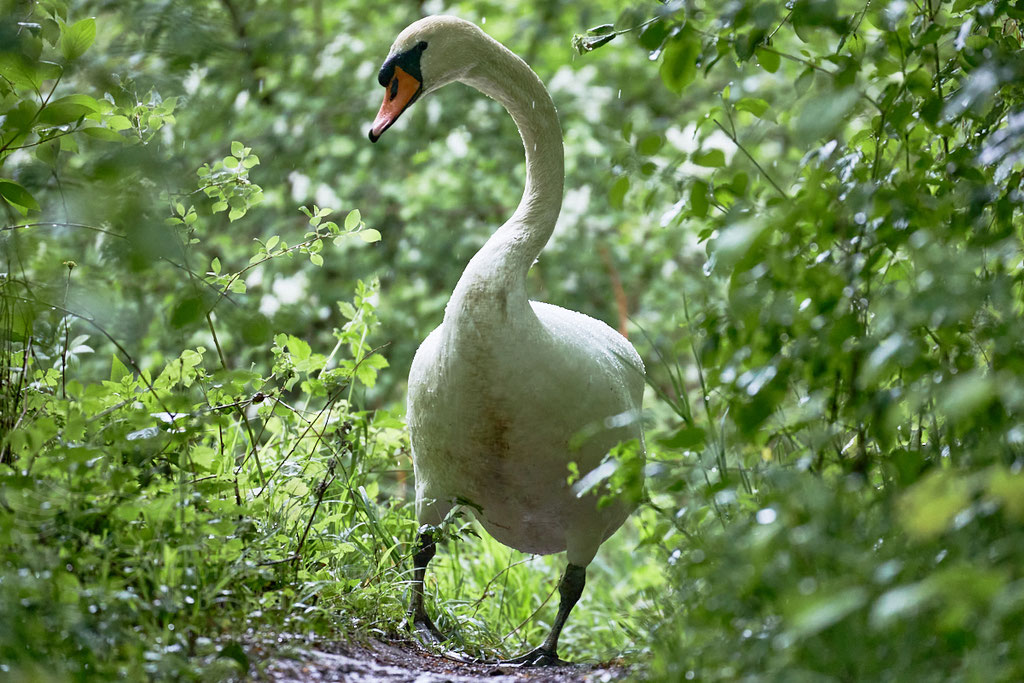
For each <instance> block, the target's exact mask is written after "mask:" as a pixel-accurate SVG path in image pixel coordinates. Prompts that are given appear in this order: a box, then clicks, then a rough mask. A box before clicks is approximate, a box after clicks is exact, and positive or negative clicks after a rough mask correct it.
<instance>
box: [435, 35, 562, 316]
mask: <svg viewBox="0 0 1024 683" xmlns="http://www.w3.org/2000/svg"><path fill="white" fill-rule="evenodd" d="M475 56H476V57H477V59H478V62H477V64H476V65H475V66H474V67H473V68H471V69H470V70H468V72H466V73H465V75H463V76H462V77H461V78H460V79H459V80H461V81H462V82H463V83H466V84H468V85H471V86H473V87H474V88H476V89H477V90H479V91H481V92H483V93H484V94H485V95H488V96H490V97H492V98H494V99H495V100H497V101H498V102H500V103H501V104H502V105H503V106H504V107H505V109H507V110H508V113H509V114H511V115H512V119H513V120H514V121H515V122H516V126H518V128H519V134H520V135H521V136H522V138H523V146H524V147H525V149H526V189H525V190H524V191H523V198H522V199H521V200H520V202H519V206H518V208H516V210H515V213H513V214H512V217H511V218H509V219H508V221H506V222H505V224H504V225H502V226H501V227H500V228H498V230H497V231H496V232H495V233H494V234H493V235H491V238H490V239H489V240H487V243H486V244H484V246H483V247H482V248H481V249H480V251H479V252H477V254H476V255H475V256H474V257H473V259H472V260H471V261H470V262H469V265H468V266H466V270H465V271H464V272H463V274H462V277H461V278H460V279H459V283H458V285H457V286H456V287H455V291H454V292H453V293H452V298H451V301H450V302H449V304H448V310H447V314H448V315H452V314H458V313H459V312H460V311H466V310H468V309H472V311H471V312H472V313H473V314H474V315H480V314H487V313H488V311H487V310H485V309H486V308H487V307H488V306H489V305H491V304H493V303H495V302H494V301H492V299H493V298H495V297H496V298H497V299H498V301H497V302H496V303H497V305H498V310H500V311H501V312H502V313H504V314H509V313H514V312H517V309H518V311H522V310H523V309H526V311H529V302H528V299H527V296H526V273H527V271H528V270H529V269H530V266H532V265H533V262H534V260H535V259H536V258H537V256H538V255H539V254H540V251H541V249H543V248H544V244H545V243H547V241H548V238H549V237H550V236H551V231H552V230H553V229H554V227H555V221H556V220H557V219H558V212H559V211H560V210H561V206H562V187H563V183H564V181H565V170H564V161H563V156H562V131H561V128H560V127H559V125H558V114H557V113H556V112H555V105H554V103H553V102H552V101H551V96H550V95H549V94H548V91H547V89H546V88H545V87H544V84H543V83H541V80H540V78H538V77H537V74H535V73H534V72H533V70H532V69H530V67H529V66H527V65H526V62H524V61H523V60H522V59H520V58H519V57H517V56H516V55H515V54H513V53H512V52H511V51H509V50H508V49H507V48H505V47H504V46H503V45H501V44H500V43H498V42H497V41H495V40H492V39H489V38H488V39H487V41H486V44H485V46H484V47H483V49H481V50H480V53H479V54H478V55H475Z"/></svg>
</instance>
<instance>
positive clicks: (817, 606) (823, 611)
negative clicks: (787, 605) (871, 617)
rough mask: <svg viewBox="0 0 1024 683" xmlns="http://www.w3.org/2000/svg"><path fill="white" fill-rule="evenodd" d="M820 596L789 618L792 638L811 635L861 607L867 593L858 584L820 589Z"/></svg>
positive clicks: (866, 597) (864, 602)
mask: <svg viewBox="0 0 1024 683" xmlns="http://www.w3.org/2000/svg"><path fill="white" fill-rule="evenodd" d="M822 592H823V593H825V595H823V596H822V597H820V598H818V599H816V600H813V601H812V602H811V603H810V604H808V605H806V606H805V607H803V608H802V609H800V610H798V611H797V612H796V613H795V614H794V615H793V617H792V618H791V619H790V626H789V629H788V630H789V635H790V636H792V637H793V638H794V639H798V640H799V639H801V638H806V637H808V636H813V635H814V634H816V633H819V632H821V631H823V630H825V629H827V628H828V627H830V626H833V625H835V624H837V623H839V622H840V621H842V620H843V619H845V618H846V617H847V616H849V615H850V614H851V613H852V612H854V611H856V610H858V609H860V608H861V607H863V606H864V605H865V604H866V603H867V600H868V593H867V591H866V590H864V589H863V588H861V587H860V586H853V587H851V588H845V589H843V590H840V591H822Z"/></svg>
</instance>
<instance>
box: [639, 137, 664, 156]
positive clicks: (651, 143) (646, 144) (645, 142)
mask: <svg viewBox="0 0 1024 683" xmlns="http://www.w3.org/2000/svg"><path fill="white" fill-rule="evenodd" d="M664 143H665V138H663V137H661V136H660V135H658V134H657V133H655V134H653V135H647V136H645V137H644V138H643V139H642V140H640V143H639V144H638V145H637V146H636V149H637V151H638V152H640V154H643V155H644V156H650V155H652V154H655V153H656V152H657V151H658V150H659V149H661V146H662V145H663V144H664Z"/></svg>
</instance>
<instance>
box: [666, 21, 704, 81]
mask: <svg viewBox="0 0 1024 683" xmlns="http://www.w3.org/2000/svg"><path fill="white" fill-rule="evenodd" d="M699 54H700V38H699V37H698V36H697V34H696V33H694V32H693V31H692V30H689V29H684V30H682V31H680V32H679V33H677V34H676V35H675V36H673V37H672V38H671V39H670V40H669V42H668V45H667V46H666V47H665V50H664V51H663V52H662V58H661V69H660V70H659V73H660V74H661V80H662V82H663V83H664V84H665V87H666V88H668V89H669V90H671V91H672V92H674V93H676V94H677V95H681V94H682V92H683V88H685V87H686V86H687V85H689V84H690V81H692V80H693V79H694V77H695V76H696V75H697V55H699Z"/></svg>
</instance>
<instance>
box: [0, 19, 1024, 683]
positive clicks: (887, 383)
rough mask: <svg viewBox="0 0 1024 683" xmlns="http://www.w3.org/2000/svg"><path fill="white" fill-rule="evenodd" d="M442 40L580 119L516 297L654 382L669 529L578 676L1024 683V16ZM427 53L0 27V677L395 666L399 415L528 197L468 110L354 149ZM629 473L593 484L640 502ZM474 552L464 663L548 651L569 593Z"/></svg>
mask: <svg viewBox="0 0 1024 683" xmlns="http://www.w3.org/2000/svg"><path fill="white" fill-rule="evenodd" d="M449 10H450V11H452V12H454V13H456V14H460V15H461V16H464V17H466V18H469V19H473V20H476V21H477V22H478V23H482V24H483V26H484V28H485V30H487V31H488V32H489V33H491V34H492V35H493V36H494V37H496V38H497V39H499V40H501V41H502V42H504V43H506V44H508V45H509V46H510V47H511V48H512V49H513V50H515V51H516V52H517V53H518V54H521V55H523V56H524V58H525V59H527V61H528V62H529V63H530V64H531V65H532V66H533V67H534V68H535V69H536V70H537V71H538V73H539V74H540V76H541V78H542V79H543V80H544V81H545V82H546V83H548V84H549V87H550V90H551V92H552V96H553V98H554V100H555V102H556V105H557V106H558V109H559V114H560V118H561V123H562V127H563V131H564V135H565V139H566V169H567V182H566V186H567V194H566V202H565V208H564V210H563V214H562V216H561V218H560V221H559V224H558V226H557V228H556V230H555V234H554V235H553V237H552V240H551V242H550V244H549V245H548V247H547V248H546V250H545V252H544V255H543V258H542V259H541V260H540V262H539V263H538V264H537V265H536V266H535V267H534V268H533V269H532V270H531V273H530V278H529V280H530V281H529V286H530V288H531V291H532V292H534V293H535V295H536V296H537V298H542V299H545V300H547V301H551V302H553V303H557V304H559V305H563V306H566V307H568V308H573V309H576V310H582V311H584V312H586V313H588V314H591V315H594V316H595V317H598V318H602V319H604V320H606V321H608V322H610V323H615V322H619V323H620V324H622V325H626V324H627V323H628V322H629V320H630V319H631V320H633V321H634V322H635V324H634V325H632V326H631V332H633V334H632V340H633V342H634V343H635V344H636V345H637V346H638V348H639V349H640V350H641V353H642V354H643V355H644V357H645V359H646V360H647V365H648V375H649V380H650V389H649V392H648V396H649V400H648V403H647V406H646V411H647V414H648V417H649V423H650V428H649V430H648V434H647V446H648V451H649V453H648V465H647V474H648V479H647V492H648V493H647V495H648V497H649V504H645V505H644V506H642V509H641V510H640V511H639V512H638V513H637V514H636V515H635V516H634V520H633V521H632V522H631V523H630V524H628V525H627V527H626V528H625V529H624V530H623V531H622V532H620V533H619V534H618V535H616V536H615V537H614V538H613V539H611V540H610V541H609V542H608V543H606V544H605V546H604V547H603V548H602V550H601V552H600V553H599V555H598V557H597V559H596V560H595V563H594V564H593V565H592V566H591V568H590V573H589V576H588V589H587V592H586V593H585V595H584V598H583V600H582V601H581V603H580V605H579V606H578V607H577V609H576V610H575V611H574V613H573V615H572V617H571V619H570V622H569V625H568V627H567V629H566V631H565V632H564V635H563V643H564V647H563V652H562V654H563V656H568V657H573V658H595V657H608V656H613V655H615V654H618V653H621V652H623V651H632V652H634V653H640V655H641V656H639V657H637V659H638V660H640V661H641V662H642V664H643V665H644V666H645V667H646V669H645V675H647V676H648V677H650V678H652V679H655V680H660V679H664V680H685V679H690V678H694V679H697V680H730V681H731V680H738V679H748V680H755V679H756V680H762V679H772V680H774V679H778V680H790V679H814V680H834V679H841V680H908V679H913V680H960V679H965V678H968V679H978V680H1016V679H1020V678H1022V677H1024V671H1022V670H1021V664H1020V663H1021V662H1022V661H1024V641H1022V640H1021V635H1020V628H1019V622H1020V617H1021V614H1022V613H1024V602H1022V599H1024V598H1022V596H1024V593H1022V591H1021V585H1022V581H1024V576H1022V574H1021V569H1020V568H1021V567H1022V566H1024V553H1022V551H1021V548H1024V543H1022V542H1024V538H1022V537H1021V534H1022V528H1024V526H1022V525H1024V507H1022V504H1021V501H1022V500H1024V479H1022V474H1021V468H1022V466H1024V455H1022V452H1021V439H1022V434H1024V421H1022V418H1021V413H1022V407H1024V366H1022V364H1021V358H1024V353H1022V352H1024V349H1022V347H1021V344H1022V342H1021V340H1022V339H1024V329H1022V323H1021V320H1022V318H1021V313H1022V310H1021V309H1022V305H1021V291H1022V290H1021V279H1022V270H1021V239H1022V232H1021V231H1022V224H1021V203H1022V201H1024V198H1022V195H1021V191H1020V184H1021V177H1022V176H1021V173H1022V162H1024V157H1022V154H1024V152H1022V148H1021V145H1020V133H1021V129H1022V127H1024V91H1022V90H1021V88H1020V83H1021V82H1022V76H1024V66H1022V59H1021V54H1022V53H1021V49H1020V48H1021V41H1022V34H1021V23H1020V22H1021V21H1024V16H1022V15H1021V11H1020V10H1019V9H1018V8H1017V7H1016V5H1015V4H1013V3H1010V2H1006V1H1005V0H995V1H994V2H985V3H982V2H975V1H973V0H957V1H956V2H939V1H938V0H929V1H925V2H920V3H901V2H881V3H867V2H853V1H846V0H844V1H843V2H819V1H817V0H807V1H804V0H800V1H798V2H795V3H790V4H789V5H785V4H782V3H769V2H753V1H750V2H747V1H740V2H733V3H728V4H722V3H712V2H700V1H697V2H689V3H667V4H665V3H660V2H657V3H655V2H650V3H647V4H641V5H639V6H635V7H632V8H630V9H628V10H626V11H622V10H621V9H620V5H619V4H618V3H612V2H604V1H599V2H594V3H586V4H576V5H564V4H562V5H559V4H557V3H556V4H551V3H548V2H540V1H539V0H538V1H537V2H520V3H516V4H514V6H510V5H508V4H507V3H494V2H484V3H478V2H474V3H455V4H454V5H453V6H452V7H450V8H449ZM616 13H619V14H618V16H616ZM418 16H419V14H418V10H417V8H416V7H413V6H404V5H399V4H394V3H393V4H390V5H386V6H383V5H382V6H380V7H375V11H374V12H372V13H367V12H366V8H365V4H361V3H355V2H349V1H348V0H336V1H332V2H313V3H283V2H277V1H271V2H260V3H255V2H251V3H250V2H232V3H213V4H210V3H199V2H190V1H181V2H173V3H166V4H163V5H161V6H160V9H159V11H158V10H155V9H154V7H153V6H152V3H144V2H126V3H109V2H90V3H86V4H85V5H81V4H75V5H73V6H72V7H71V8H70V9H69V8H68V6H66V4H65V3H63V2H60V1H53V0H50V1H48V2H41V3H14V4H13V6H12V10H11V11H5V12H3V13H0V117H2V119H0V121H2V124H0V210H2V211H3V214H4V225H3V229H2V232H0V243H2V247H0V254H2V257H0V258H2V262H3V268H2V269H0V270H2V274H0V322H2V329H3V330H4V335H3V339H2V346H0V355H2V358H0V366H2V367H0V633H2V634H3V636H2V637H0V666H3V667H7V668H6V669H4V670H3V673H4V674H8V675H10V674H12V672H13V675H14V676H21V677H23V678H29V679H31V678H33V677H35V678H40V677H50V678H56V679H65V678H76V679H97V680H109V679H112V678H114V677H121V678H128V679H137V678H142V677H145V676H148V677H150V678H157V679H164V678H197V679H215V678H225V677H229V676H232V675H235V676H241V675H243V672H246V671H248V672H250V673H251V672H252V671H253V668H254V667H258V666H259V665H260V657H257V656H255V655H256V653H257V652H259V650H258V649H257V648H255V647H254V645H257V644H260V643H262V645H261V646H262V647H263V648H265V650H266V651H272V650H273V649H274V647H276V646H275V645H273V644H272V642H271V641H276V640H277V636H278V634H280V633H304V634H309V637H310V638H318V637H319V638H331V639H335V638H339V637H343V636H348V635H353V634H356V635H358V634H365V633H370V632H378V631H383V632H389V633H394V632H396V631H400V630H401V629H402V625H401V624H402V615H403V611H404V591H405V582H406V581H407V580H408V571H409V569H410V567H409V562H408V555H409V553H410V548H411V546H410V545H409V544H410V542H411V541H413V539H414V538H415V533H416V528H415V526H416V525H415V521H414V516H413V514H412V511H411V509H410V505H409V497H410V496H411V486H410V484H411V466H410V463H409V457H408V443H407V441H406V439H405V436H404V434H403V424H402V421H401V407H400V406H401V404H402V401H403V398H404V396H403V394H404V388H403V382H404V377H405V375H406V371H407V369H408V366H409V363H410V361H411V357H412V353H413V351H414V349H415V348H416V346H417V345H418V343H419V341H420V340H422V339H423V338H424V337H425V336H426V333H427V332H428V331H429V330H430V329H431V328H432V327H433V326H434V325H436V324H437V322H438V321H439V320H440V317H441V315H442V312H443V307H444V304H445V302H446V300H447V297H448V294H449V293H450V292H451V290H452V288H453V287H454V284H455V282H456V279H457V278H458V275H459V273H460V272H461V270H462V268H463V267H464V265H465V263H466V262H467V261H468V259H469V258H470V256H471V255H472V254H473V253H474V252H475V250H476V249H477V248H478V247H479V246H480V245H481V244H482V243H483V241H484V240H485V239H486V237H487V235H488V234H489V233H490V232H491V231H492V230H493V228H494V227H495V226H497V225H499V224H501V222H502V221H504V220H505V219H506V218H507V217H508V215H509V213H510V211H511V208H512V207H513V206H514V205H515V203H516V201H518V199H519V196H520V194H521V192H522V184H523V178H522V150H521V147H520V141H519V139H518V138H517V137H516V135H515V129H514V127H513V126H512V123H511V121H510V120H509V119H508V117H507V116H505V115H504V113H503V112H501V111H500V109H499V107H498V106H497V105H496V104H495V103H493V102H490V101H488V100H486V99H484V98H474V97H459V96H458V95H457V94H454V93H455V89H450V90H445V91H442V92H439V93H437V94H436V95H431V96H430V97H428V98H424V101H423V102H421V103H418V104H417V105H416V107H414V108H413V109H412V110H410V112H409V113H408V114H407V115H406V116H404V117H403V119H402V121H401V122H400V123H399V124H398V125H397V126H396V130H395V132H394V135H392V136H391V137H389V138H385V140H384V141H382V143H381V144H382V145H384V146H383V147H381V146H377V147H376V148H374V149H372V150H371V148H370V147H369V145H368V144H367V143H366V142H365V128H366V126H367V125H368V124H369V121H371V120H372V117H373V112H374V111H375V109H376V107H377V106H378V105H379V97H380V96H381V94H382V93H381V91H380V89H379V87H377V85H376V83H375V80H374V74H375V73H376V69H377V68H378V67H379V64H380V61H381V59H382V58H383V56H384V55H385V54H386V51H387V47H388V45H389V44H390V43H391V41H392V40H393V38H394V36H395V35H396V34H397V32H398V31H399V30H400V29H401V28H402V27H404V26H405V25H406V24H408V23H409V22H410V21H412V20H414V19H416V18H418ZM524 17H525V18H524ZM484 20H486V23H484ZM586 27H592V28H589V29H587V28H586ZM257 150H258V155H257V153H256V151H257ZM197 169H198V171H197ZM189 178H192V179H193V180H191V181H190V180H188V179H189ZM326 206H334V207H345V208H346V210H345V213H344V214H343V217H340V218H339V217H338V216H339V215H340V214H335V213H332V211H331V210H330V209H327V208H324V207H326ZM355 206H358V207H359V208H358V209H356V208H353V207H355ZM296 207H303V208H301V209H300V211H296ZM332 217H334V218H335V220H331V218H332ZM369 226H373V227H369ZM296 256H298V257H299V258H296ZM640 330H642V331H643V333H644V334H643V335H641V334H639V331H640ZM371 408H372V409H371ZM635 456H636V450H635V448H633V447H631V446H630V444H624V445H622V446H621V447H620V448H619V449H617V451H616V452H615V453H613V454H610V456H609V458H608V459H607V460H606V461H605V463H604V464H603V465H602V466H601V467H600V468H599V469H598V470H597V471H595V472H593V473H582V474H583V476H582V477H581V476H580V474H581V473H573V476H574V481H576V483H577V485H578V486H579V487H580V490H584V489H585V490H591V489H598V490H600V491H601V494H602V495H603V494H604V493H605V491H613V492H616V493H622V492H626V493H628V494H629V495H635V496H638V497H639V496H642V495H644V494H643V493H642V491H641V490H640V489H641V486H640V480H639V477H638V466H639V462H638V460H637V458H636V457H635ZM569 474H570V473H567V475H569ZM577 477H579V480H578V481H577V479H576V478H577ZM475 529H476V527H475V526H474V525H473V524H472V523H471V522H468V521H466V520H464V519H461V518H457V517H453V519H451V520H449V521H448V523H447V524H446V525H445V528H444V529H443V532H444V533H445V534H446V535H447V537H448V538H449V539H450V540H449V542H447V543H445V544H443V545H444V547H443V549H442V551H441V552H439V553H438V556H437V558H436V559H435V560H434V562H433V563H432V564H431V570H430V572H429V574H428V586H427V592H428V602H429V609H430V610H431V612H432V613H433V614H436V615H437V622H438V625H439V626H441V627H442V628H443V629H445V630H446V631H448V632H449V633H452V634H453V637H454V644H455V645H457V646H459V647H461V648H463V649H465V650H467V651H470V652H474V653H479V654H488V655H493V654H511V653H513V652H516V651H518V650H522V649H524V648H525V646H527V645H530V646H532V645H535V644H536V643H537V642H538V640H539V639H540V637H542V635H543V634H544V632H545V631H546V629H547V627H548V626H549V624H550V620H551V618H553V614H554V605H553V602H554V600H555V598H553V597H552V595H553V593H554V592H555V586H556V582H557V578H558V574H559V572H560V571H561V569H562V567H561V560H560V559H559V558H548V559H533V560H531V558H528V557H526V556H522V555H520V554H517V553H510V552H509V551H508V550H507V549H503V548H501V547H500V546H498V545H497V544H496V543H494V542H493V541H491V540H490V539H487V538H480V537H478V536H477V534H476V531H475ZM57 635H59V636H60V637H56V636H57Z"/></svg>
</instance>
